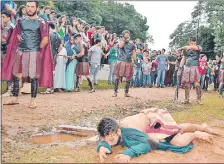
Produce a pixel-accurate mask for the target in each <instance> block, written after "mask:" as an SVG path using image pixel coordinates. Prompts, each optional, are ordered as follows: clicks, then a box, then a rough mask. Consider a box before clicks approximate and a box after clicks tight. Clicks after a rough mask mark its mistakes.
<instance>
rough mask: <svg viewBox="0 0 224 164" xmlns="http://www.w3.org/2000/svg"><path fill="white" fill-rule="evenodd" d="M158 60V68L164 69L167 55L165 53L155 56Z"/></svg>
mask: <svg viewBox="0 0 224 164" xmlns="http://www.w3.org/2000/svg"><path fill="white" fill-rule="evenodd" d="M157 61H158V68H157V69H158V70H162V71H164V70H166V62H167V61H168V57H167V56H166V55H160V56H158V57H157Z"/></svg>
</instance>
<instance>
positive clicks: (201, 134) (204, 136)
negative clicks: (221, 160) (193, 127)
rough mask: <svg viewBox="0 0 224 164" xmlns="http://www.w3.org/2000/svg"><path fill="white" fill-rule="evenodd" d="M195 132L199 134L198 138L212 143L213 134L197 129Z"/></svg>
mask: <svg viewBox="0 0 224 164" xmlns="http://www.w3.org/2000/svg"><path fill="white" fill-rule="evenodd" d="M195 134H196V135H197V138H198V139H201V140H203V141H206V142H208V143H211V144H212V143H213V137H212V135H210V134H208V133H206V132H200V131H196V132H195Z"/></svg>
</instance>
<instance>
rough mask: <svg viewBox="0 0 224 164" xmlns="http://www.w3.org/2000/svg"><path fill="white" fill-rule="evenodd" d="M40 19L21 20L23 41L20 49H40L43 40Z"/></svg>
mask: <svg viewBox="0 0 224 164" xmlns="http://www.w3.org/2000/svg"><path fill="white" fill-rule="evenodd" d="M40 23H41V22H40V20H39V19H35V20H30V19H27V18H25V19H22V20H21V21H20V27H21V41H20V43H19V49H20V50H21V51H39V50H40V42H41V33H40Z"/></svg>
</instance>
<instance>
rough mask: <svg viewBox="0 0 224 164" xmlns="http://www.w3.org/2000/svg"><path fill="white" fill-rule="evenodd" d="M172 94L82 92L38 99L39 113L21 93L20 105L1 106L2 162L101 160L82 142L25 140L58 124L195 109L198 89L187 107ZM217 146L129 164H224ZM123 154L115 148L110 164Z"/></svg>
mask: <svg viewBox="0 0 224 164" xmlns="http://www.w3.org/2000/svg"><path fill="white" fill-rule="evenodd" d="M174 90H175V88H165V89H157V88H139V89H131V91H130V94H131V95H132V96H133V97H131V98H125V97H124V91H123V90H120V91H119V94H118V97H117V98H113V97H112V95H113V91H112V90H106V91H96V92H95V93H91V94H90V93H88V92H85V91H84V92H80V93H55V94H50V95H38V97H37V105H38V107H37V108H36V109H29V100H30V95H23V96H21V97H20V99H19V103H20V104H19V105H15V106H3V110H2V160H3V162H8V163H12V162H20V163H26V162H29V163H35V162H42V163H50V162H54V163H76V162H77V163H78V162H83V163H89V162H99V158H98V154H97V153H96V147H95V146H94V145H87V144H86V143H85V142H81V141H80V140H79V138H78V139H77V140H76V139H75V140H74V141H72V142H69V143H68V142H65V144H46V145H45V144H44V145H39V144H33V143H31V142H27V141H28V140H29V139H30V138H31V137H32V136H35V135H36V134H38V133H42V134H48V132H49V131H54V129H52V128H53V127H58V126H59V125H76V126H84V127H92V128H96V125H97V123H98V122H99V121H100V119H101V118H102V117H113V118H115V119H117V120H120V119H122V118H124V117H126V116H130V115H134V114H136V113H138V112H139V111H140V110H142V109H144V108H149V107H152V106H157V107H163V108H164V107H166V108H167V109H169V111H170V112H171V113H172V112H175V111H178V110H180V111H181V110H188V111H191V107H192V106H193V105H195V98H196V94H195V91H191V96H190V101H191V102H192V103H191V104H190V105H183V104H173V103H172V99H173V94H174ZM179 96H180V97H179V101H182V100H184V90H182V89H180V94H179ZM203 96H206V94H204V95H203ZM7 100H9V97H4V98H3V99H2V101H3V103H4V102H6V101H7ZM214 121H215V120H214ZM209 125H211V126H212V125H214V127H216V128H217V129H218V130H220V131H224V122H220V121H215V122H211V123H210V124H209ZM69 139H70V138H69ZM82 139H83V138H82ZM215 141H216V142H215V145H216V146H219V145H224V141H223V138H220V137H216V138H215ZM216 146H211V145H209V144H207V143H203V142H200V141H199V142H196V144H195V148H194V149H193V150H192V151H191V152H189V153H187V154H185V155H180V154H175V153H171V152H162V151H153V152H151V153H148V154H147V155H143V156H141V157H139V158H136V159H133V160H132V161H131V162H147V163H149V162H170V163H178V162H192V163H193V162H194V163H195V162H223V161H224V155H222V150H223V149H222V147H221V148H220V147H218V148H217V147H216ZM122 150H123V148H121V147H117V148H115V149H114V152H115V153H114V154H113V155H110V156H108V159H107V161H106V162H112V161H113V157H114V155H116V153H118V152H120V151H122ZM220 152H221V153H220Z"/></svg>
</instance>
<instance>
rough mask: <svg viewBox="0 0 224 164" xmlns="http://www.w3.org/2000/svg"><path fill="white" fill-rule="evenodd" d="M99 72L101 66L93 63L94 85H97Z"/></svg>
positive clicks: (91, 70)
mask: <svg viewBox="0 0 224 164" xmlns="http://www.w3.org/2000/svg"><path fill="white" fill-rule="evenodd" d="M99 70H100V65H98V64H96V63H91V66H90V76H91V79H93V81H94V84H97V79H96V76H97V73H98V71H99Z"/></svg>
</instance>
